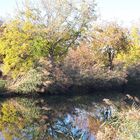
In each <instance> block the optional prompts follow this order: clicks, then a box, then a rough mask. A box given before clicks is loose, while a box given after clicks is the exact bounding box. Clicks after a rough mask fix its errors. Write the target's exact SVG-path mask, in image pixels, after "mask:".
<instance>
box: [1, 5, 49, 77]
mask: <svg viewBox="0 0 140 140" xmlns="http://www.w3.org/2000/svg"><path fill="white" fill-rule="evenodd" d="M37 22H38V15H37V14H36V10H31V9H29V7H27V9H25V13H24V16H22V19H21V18H16V19H14V20H11V21H10V22H8V23H7V24H5V29H4V31H3V35H2V37H1V38H0V55H1V56H2V57H3V66H2V70H3V72H4V74H11V75H12V77H17V76H19V75H22V74H23V73H25V72H27V71H28V70H29V69H30V68H31V67H34V66H35V64H36V61H37V60H38V59H39V57H41V56H42V55H44V54H45V55H46V53H47V52H46V50H45V49H44V46H45V45H44V44H45V43H47V41H46V40H45V39H44V38H43V36H42V34H41V32H40V31H39V30H40V24H38V23H37Z"/></svg>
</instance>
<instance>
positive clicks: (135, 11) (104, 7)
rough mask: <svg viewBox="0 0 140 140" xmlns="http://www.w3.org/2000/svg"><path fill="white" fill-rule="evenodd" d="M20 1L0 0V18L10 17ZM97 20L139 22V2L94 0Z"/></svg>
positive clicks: (133, 0) (131, 0) (139, 0)
mask: <svg viewBox="0 0 140 140" xmlns="http://www.w3.org/2000/svg"><path fill="white" fill-rule="evenodd" d="M21 1H22V0H0V17H10V15H11V13H14V12H15V11H14V9H15V8H16V2H21ZM35 1H36V0H35ZM95 1H96V3H97V13H98V17H99V18H98V19H99V20H104V21H118V22H119V23H122V24H124V25H125V26H130V25H131V23H135V22H138V21H140V0H95Z"/></svg>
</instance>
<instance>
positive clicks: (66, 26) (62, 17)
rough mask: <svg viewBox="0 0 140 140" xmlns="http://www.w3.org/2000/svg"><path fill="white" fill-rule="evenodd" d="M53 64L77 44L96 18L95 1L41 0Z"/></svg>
mask: <svg viewBox="0 0 140 140" xmlns="http://www.w3.org/2000/svg"><path fill="white" fill-rule="evenodd" d="M41 2H42V5H43V11H44V13H45V16H44V20H45V21H44V23H45V30H46V39H47V40H48V42H49V43H48V44H49V47H47V48H48V52H49V58H50V60H51V62H52V64H53V63H54V62H55V61H57V60H58V58H62V56H64V55H65V54H66V52H67V51H68V49H69V47H71V46H73V45H75V43H77V41H78V40H79V39H80V38H81V36H82V35H83V33H84V32H85V30H87V29H89V26H90V24H91V23H92V22H93V21H94V20H95V17H96V16H95V3H94V1H88V0H80V1H77V2H76V1H75V0H72V1H69V0H41Z"/></svg>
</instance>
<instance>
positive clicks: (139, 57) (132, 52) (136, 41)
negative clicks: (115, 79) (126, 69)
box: [117, 27, 140, 66]
mask: <svg viewBox="0 0 140 140" xmlns="http://www.w3.org/2000/svg"><path fill="white" fill-rule="evenodd" d="M139 33H140V30H139V28H138V27H133V28H132V29H131V32H130V38H131V41H132V43H131V44H130V45H131V46H130V49H129V50H128V52H127V53H123V52H122V53H120V54H118V56H117V59H118V60H121V61H123V62H124V63H125V64H126V66H129V65H133V64H136V63H139V61H140V35H139ZM128 56H129V57H128Z"/></svg>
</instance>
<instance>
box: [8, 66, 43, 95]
mask: <svg viewBox="0 0 140 140" xmlns="http://www.w3.org/2000/svg"><path fill="white" fill-rule="evenodd" d="M41 84H42V75H41V74H40V73H39V72H37V70H34V69H33V70H30V71H29V72H28V73H27V74H26V75H24V76H22V77H20V78H18V79H17V80H16V82H15V83H14V84H13V85H12V86H11V87H10V88H11V89H12V90H13V91H16V92H18V93H36V92H37V91H38V87H39V86H40V85H41Z"/></svg>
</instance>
